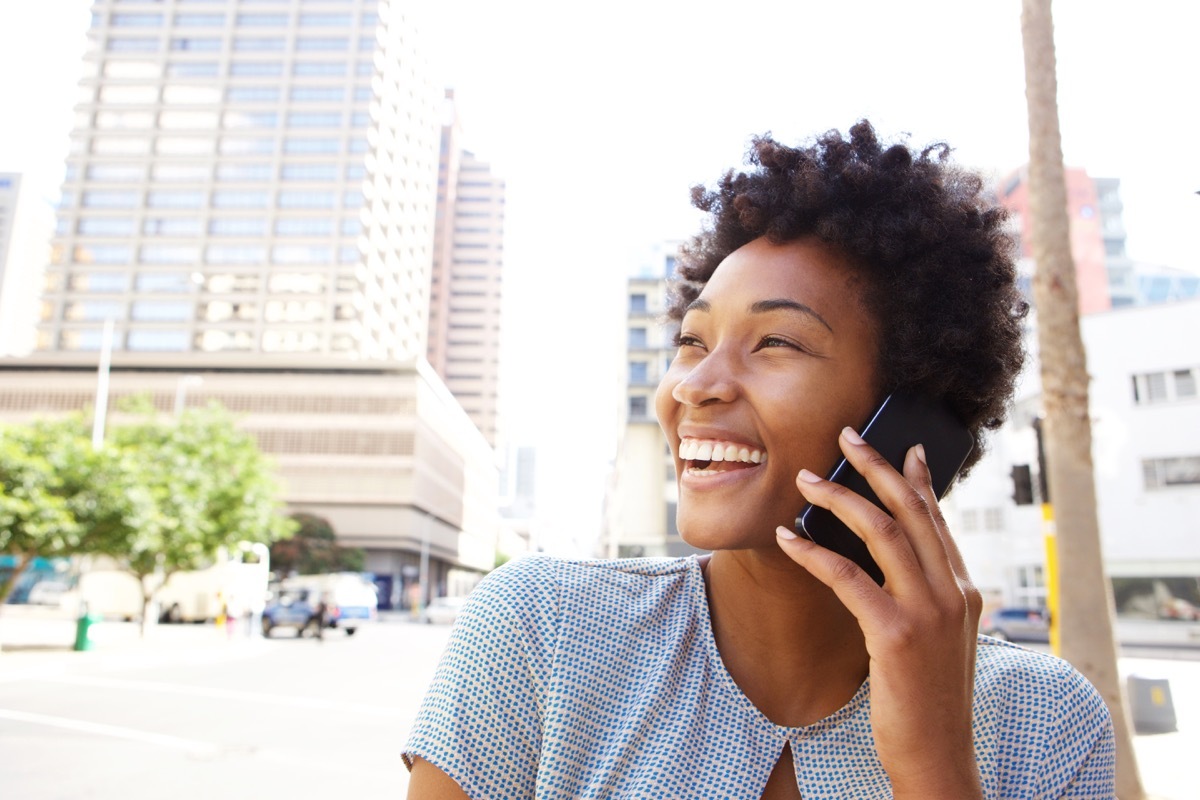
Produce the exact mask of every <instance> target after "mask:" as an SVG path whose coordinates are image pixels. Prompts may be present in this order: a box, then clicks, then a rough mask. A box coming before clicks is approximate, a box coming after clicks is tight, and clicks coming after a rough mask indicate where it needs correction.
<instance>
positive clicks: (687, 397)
mask: <svg viewBox="0 0 1200 800" xmlns="http://www.w3.org/2000/svg"><path fill="white" fill-rule="evenodd" d="M671 396H672V397H674V398H675V400H676V401H677V402H679V403H681V404H683V405H685V406H697V407H698V406H704V405H710V404H712V403H728V402H730V401H731V400H733V398H734V397H736V396H737V382H736V380H735V379H734V376H733V374H732V371H731V370H730V369H729V365H728V364H724V363H723V360H722V359H721V358H720V357H718V356H717V354H715V353H710V354H709V355H707V356H705V358H704V359H703V360H702V361H701V362H700V363H699V364H697V365H696V366H694V367H692V369H691V370H690V371H688V373H687V374H686V375H684V376H683V378H682V379H681V380H680V381H679V382H678V383H676V384H675V388H673V389H672V390H671Z"/></svg>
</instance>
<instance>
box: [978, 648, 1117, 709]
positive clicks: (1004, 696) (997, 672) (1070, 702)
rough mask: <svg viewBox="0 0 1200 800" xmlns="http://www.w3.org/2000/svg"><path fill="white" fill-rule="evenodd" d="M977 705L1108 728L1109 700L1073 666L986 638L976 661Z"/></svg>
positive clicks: (1046, 654) (1037, 652)
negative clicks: (1105, 701)
mask: <svg viewBox="0 0 1200 800" xmlns="http://www.w3.org/2000/svg"><path fill="white" fill-rule="evenodd" d="M975 705H976V707H977V708H979V707H984V708H986V707H988V706H989V705H993V706H1003V707H1006V708H1010V709H1012V708H1019V709H1021V713H1038V712H1039V711H1041V712H1045V713H1048V714H1053V715H1056V716H1058V717H1059V718H1060V719H1061V718H1064V717H1075V718H1076V719H1090V720H1093V721H1094V722H1095V723H1096V724H1107V721H1108V718H1109V714H1108V707H1107V706H1106V705H1105V703H1104V698H1103V697H1101V695H1100V693H1099V692H1098V691H1097V690H1096V688H1095V687H1094V686H1092V684H1091V682H1089V681H1088V680H1087V678H1085V677H1084V676H1083V675H1082V674H1081V673H1080V672H1079V670H1077V669H1075V667H1073V666H1072V665H1071V664H1070V663H1069V662H1067V661H1065V660H1063V659H1061V658H1059V657H1057V656H1054V655H1051V654H1049V653H1042V652H1039V651H1036V650H1031V649H1029V648H1026V647H1022V646H1020V645H1016V644H1012V643H1010V642H1004V641H1000V640H998V639H993V638H992V637H990V636H980V637H979V644H978V647H977V648H976V659H975Z"/></svg>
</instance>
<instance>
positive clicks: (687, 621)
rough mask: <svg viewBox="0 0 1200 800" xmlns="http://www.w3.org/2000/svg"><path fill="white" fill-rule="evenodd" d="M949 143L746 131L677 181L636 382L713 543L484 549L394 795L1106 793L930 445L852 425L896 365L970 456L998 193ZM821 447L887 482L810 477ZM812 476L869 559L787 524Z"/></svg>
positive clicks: (995, 370) (821, 470)
mask: <svg viewBox="0 0 1200 800" xmlns="http://www.w3.org/2000/svg"><path fill="white" fill-rule="evenodd" d="M947 155H948V148H946V147H945V146H944V145H939V146H935V147H932V148H929V149H926V150H924V151H921V152H913V151H910V150H909V149H908V148H907V147H906V146H904V145H899V144H897V145H891V146H885V145H884V144H882V143H881V142H880V141H879V139H878V138H877V136H876V134H875V132H874V130H873V129H872V127H871V126H870V124H869V123H867V122H865V121H864V122H860V123H858V124H857V125H855V126H854V127H853V128H851V130H850V136H849V138H848V139H847V138H843V136H842V135H841V134H839V133H837V132H830V133H827V134H824V135H823V136H821V137H819V138H818V139H817V140H816V141H815V142H814V143H813V144H811V145H810V146H808V147H803V148H791V147H786V146H783V145H781V144H779V143H777V142H775V141H774V140H772V139H771V138H770V137H763V138H759V139H756V140H755V141H754V144H753V147H752V149H751V152H750V162H751V164H752V165H753V167H754V169H753V170H752V171H750V172H749V173H741V174H734V173H733V172H730V173H729V174H727V175H726V176H725V177H724V178H723V179H722V181H721V183H720V185H719V186H718V187H717V188H716V190H715V191H711V192H709V191H704V190H702V189H697V190H695V191H694V194H693V199H694V202H695V203H696V205H697V206H698V207H699V208H701V209H702V210H704V211H706V212H708V213H709V214H710V216H711V223H710V225H709V226H708V227H707V229H706V230H705V231H704V232H703V233H702V234H701V235H699V236H698V237H697V238H696V239H695V240H694V241H693V242H692V243H691V244H690V245H689V246H688V247H687V248H685V251H684V254H683V259H682V264H681V268H680V276H679V280H678V282H677V285H676V291H675V295H674V298H673V303H672V307H671V314H670V316H671V319H672V320H673V321H674V322H676V323H678V325H679V333H678V344H679V349H678V352H677V354H676V356H675V358H674V360H673V361H672V364H671V367H670V369H669V370H668V372H667V375H666V377H665V378H664V380H663V382H662V384H661V386H660V387H659V391H658V395H657V400H656V410H657V413H658V418H659V421H660V423H661V425H662V427H663V430H664V432H665V433H666V437H667V441H668V443H669V444H670V447H671V449H672V453H673V454H674V457H675V458H674V461H675V469H676V474H677V475H678V482H679V504H678V520H677V524H678V528H679V531H680V535H681V536H682V537H683V538H684V539H685V540H686V541H687V542H689V543H690V544H692V545H694V546H695V547H697V548H700V549H703V550H711V551H712V554H711V556H706V557H699V558H697V557H689V558H685V559H635V560H625V561H574V562H573V561H563V560H556V559H548V558H540V557H537V558H526V559H521V560H519V561H516V562H513V563H511V564H509V565H507V566H505V567H504V568H502V569H500V570H497V571H496V572H494V573H492V574H491V575H490V576H489V577H488V578H487V579H485V580H484V581H483V582H482V583H481V584H480V586H479V588H478V589H477V590H476V591H475V593H474V594H473V595H472V599H471V600H470V602H469V603H468V606H467V607H466V608H464V610H463V613H462V615H461V616H460V618H459V622H458V624H457V626H456V629H455V631H454V632H453V634H452V636H451V640H450V643H449V645H448V648H447V651H446V653H445V655H444V657H443V661H442V663H441V666H440V667H439V671H438V674H437V677H436V678H435V680H434V683H433V686H432V687H431V689H430V692H429V694H428V696H427V697H426V700H425V703H424V706H423V708H422V711H421V714H420V716H419V718H418V720H417V723H416V726H415V728H414V730H413V733H412V737H411V739H410V741H409V744H408V746H407V748H406V751H405V753H404V757H405V761H406V763H407V764H409V765H410V767H411V769H412V775H411V783H410V789H409V797H414V798H461V797H471V798H476V799H479V798H493V797H495V798H499V797H533V796H536V797H538V798H560V797H561V798H578V797H634V798H641V797H663V798H685V797H731V798H753V797H803V798H806V800H815V798H845V797H851V798H888V797H893V798H908V797H912V798H955V799H956V800H962V799H964V798H983V797H986V798H1026V797H1028V798H1034V797H1036V798H1067V797H1070V798H1102V797H1103V798H1110V797H1112V796H1113V770H1114V760H1115V755H1114V745H1113V738H1112V725H1111V721H1110V719H1109V716H1108V713H1107V710H1106V709H1105V707H1104V704H1103V702H1102V701H1101V699H1100V698H1099V696H1098V695H1097V693H1096V692H1095V690H1094V689H1093V688H1092V687H1091V686H1090V684H1088V683H1087V682H1086V681H1085V680H1084V679H1083V678H1082V677H1081V676H1080V675H1079V674H1078V673H1077V672H1075V671H1074V670H1073V669H1072V668H1071V667H1070V666H1069V665H1067V664H1065V663H1064V662H1062V661H1060V660H1058V659H1055V658H1053V657H1050V656H1046V655H1042V654H1037V653H1033V652H1030V651H1027V650H1024V649H1021V648H1019V647H1015V646H1012V645H1008V644H1004V643H1000V642H997V641H995V640H992V639H989V638H987V637H978V636H977V629H978V620H979V615H980V607H981V600H980V595H979V592H978V591H977V590H976V589H975V588H974V587H973V585H972V584H971V581H970V578H969V576H968V575H967V571H966V569H965V567H964V565H963V561H962V558H961V556H960V554H959V552H958V550H957V548H956V546H955V544H954V540H953V538H952V537H951V535H950V532H949V530H948V529H947V527H946V523H945V520H944V519H943V517H942V515H941V513H940V511H939V508H938V502H937V497H936V496H935V494H934V492H933V490H932V489H931V486H930V480H929V472H928V469H927V467H926V465H925V463H924V452H923V449H922V447H921V446H916V447H914V448H912V449H911V450H910V451H909V452H908V453H907V456H906V458H905V460H904V463H903V465H902V468H901V469H900V470H897V469H894V468H892V467H891V466H889V465H888V464H887V463H886V462H885V461H883V460H882V459H880V458H878V456H877V454H876V453H875V451H874V450H873V449H872V448H871V447H870V446H869V445H867V444H865V443H863V441H862V439H860V438H859V436H858V434H857V432H856V427H857V426H860V425H861V424H862V423H863V422H864V421H865V420H866V419H867V418H868V417H869V415H870V413H871V411H872V410H873V409H874V408H875V407H876V406H877V405H878V403H879V402H880V400H881V399H882V398H883V397H884V396H885V395H887V394H889V393H891V392H894V391H903V392H905V393H907V394H910V395H915V396H917V397H921V398H924V399H926V400H930V401H939V402H941V403H943V404H945V405H947V406H949V408H950V409H951V410H952V411H953V413H954V414H955V415H956V416H957V417H958V418H959V419H961V420H962V421H963V423H965V424H966V426H967V427H968V428H969V429H970V431H971V434H972V436H973V438H974V439H975V441H976V445H977V446H976V447H975V450H974V451H973V453H972V455H971V456H970V457H969V458H968V461H967V463H966V465H965V468H966V469H969V468H970V466H971V465H972V464H973V463H974V461H976V460H977V459H978V457H979V454H980V449H981V445H982V436H983V433H984V430H985V429H988V428H995V427H996V426H998V425H999V424H1000V422H1001V420H1002V419H1003V415H1004V412H1005V408H1006V405H1007V402H1008V400H1009V398H1010V395H1011V391H1012V383H1013V380H1014V378H1015V376H1016V374H1017V372H1018V370H1019V369H1020V365H1021V362H1022V357H1023V355H1022V351H1021V318H1022V316H1023V315H1024V312H1025V306H1024V303H1023V302H1022V301H1021V299H1020V296H1019V294H1018V293H1017V291H1016V289H1015V285H1014V281H1015V274H1014V269H1013V264H1012V257H1011V252H1010V243H1009V241H1008V239H1007V237H1006V236H1005V233H1004V229H1003V225H1004V213H1003V212H1002V211H1001V210H999V209H997V208H994V207H990V206H989V205H988V204H987V203H986V202H985V201H984V199H983V197H982V193H981V186H982V184H981V181H980V180H979V179H978V178H977V177H975V176H972V175H969V174H967V173H964V172H962V171H960V170H958V169H957V168H955V167H953V166H952V165H951V164H950V163H949V162H948V160H947ZM714 453H715V454H716V455H714ZM717 456H719V459H718V457H717ZM842 456H844V457H845V458H846V459H847V460H848V461H849V462H850V463H851V464H852V465H853V466H854V467H855V468H857V469H858V471H859V472H861V473H862V474H863V475H864V476H865V477H866V478H867V479H868V480H869V482H870V485H871V486H872V488H873V489H874V491H875V493H876V494H877V495H878V497H879V498H880V499H881V501H882V502H883V504H884V505H885V506H886V508H887V509H888V511H887V512H884V511H881V510H880V509H879V508H878V507H876V506H875V505H872V504H870V503H869V502H868V501H866V500H865V499H863V498H862V497H861V496H859V495H857V494H854V493H851V492H848V491H846V490H844V489H840V488H838V487H836V486H834V485H833V484H831V483H829V482H827V481H825V480H823V479H822V478H821V477H820V476H822V475H826V474H828V472H829V471H830V469H831V468H832V467H833V465H834V464H835V463H836V462H837V461H838V460H839V459H840V458H841V457H842ZM807 503H812V504H814V505H815V506H819V507H822V508H827V509H829V510H830V511H832V512H833V513H834V514H836V515H837V517H839V518H840V519H841V520H843V521H844V522H846V523H847V524H848V525H849V527H850V528H851V529H852V530H853V531H854V532H855V533H856V534H857V535H858V536H860V537H861V538H862V539H863V541H864V542H865V543H866V545H867V547H868V549H869V550H870V553H871V555H872V556H873V557H874V559H875V561H876V562H877V563H878V565H879V567H880V568H881V569H882V572H883V575H884V578H885V580H884V581H883V583H882V585H880V584H878V583H876V581H875V580H873V579H872V578H871V577H870V575H868V574H867V573H866V572H864V571H863V570H862V569H861V568H860V567H858V566H857V565H855V564H854V563H852V562H850V561H848V560H847V559H845V558H843V557H842V556H839V555H837V554H835V553H833V552H832V551H831V550H826V549H824V548H822V547H820V546H818V545H816V544H814V543H812V542H810V541H808V540H806V539H805V538H803V537H798V536H796V535H795V533H794V532H793V530H794V524H795V520H796V517H797V514H798V513H799V512H800V511H801V510H802V509H803V508H804V506H805V505H806V504H807Z"/></svg>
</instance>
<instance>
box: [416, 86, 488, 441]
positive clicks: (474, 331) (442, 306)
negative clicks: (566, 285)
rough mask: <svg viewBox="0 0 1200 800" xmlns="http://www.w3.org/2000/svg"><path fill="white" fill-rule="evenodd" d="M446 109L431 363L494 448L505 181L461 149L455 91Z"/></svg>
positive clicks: (431, 314)
mask: <svg viewBox="0 0 1200 800" xmlns="http://www.w3.org/2000/svg"><path fill="white" fill-rule="evenodd" d="M446 115H447V117H448V119H446V121H445V124H444V125H443V127H442V141H441V156H440V159H439V166H438V203H437V227H436V237H435V244H434V251H433V280H432V283H431V287H432V288H431V291H430V310H429V353H428V355H429V363H430V364H432V365H433V368H434V369H435V370H436V371H437V373H438V374H439V375H441V377H442V380H444V381H445V382H446V386H447V387H448V388H449V389H450V391H451V393H453V394H454V396H455V398H457V399H458V402H459V403H460V404H461V405H462V407H463V409H464V410H465V411H466V412H467V415H468V416H470V417H471V419H472V421H474V422H475V425H476V426H477V427H478V428H479V430H480V432H481V433H483V435H484V437H485V438H486V439H487V440H488V441H489V442H490V443H491V444H492V445H493V446H496V444H497V440H498V437H499V421H498V418H497V395H498V383H499V373H500V323H501V320H500V304H501V286H502V281H501V271H502V269H503V266H504V180H503V179H502V178H499V177H497V176H495V175H493V174H492V170H491V167H490V165H489V164H487V163H486V162H484V161H482V160H480V159H479V158H477V157H476V156H475V154H474V153H472V152H471V151H469V150H464V149H463V147H462V130H461V125H460V124H459V120H458V115H457V112H456V109H455V107H454V93H453V91H452V90H448V91H447V92H446Z"/></svg>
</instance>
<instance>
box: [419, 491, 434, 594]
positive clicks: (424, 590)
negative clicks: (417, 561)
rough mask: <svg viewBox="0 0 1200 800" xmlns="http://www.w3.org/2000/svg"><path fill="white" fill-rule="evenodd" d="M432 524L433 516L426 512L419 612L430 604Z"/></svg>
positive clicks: (422, 536)
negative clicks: (430, 531)
mask: <svg viewBox="0 0 1200 800" xmlns="http://www.w3.org/2000/svg"><path fill="white" fill-rule="evenodd" d="M432 525H433V516H432V515H431V514H430V513H429V512H425V523H424V524H423V525H422V526H421V573H420V576H419V578H418V580H419V582H420V586H421V595H420V597H418V598H417V606H418V608H417V613H418V614H420V613H421V612H422V611H424V610H425V606H427V605H428V604H429V529H430V527H431V526H432Z"/></svg>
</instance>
